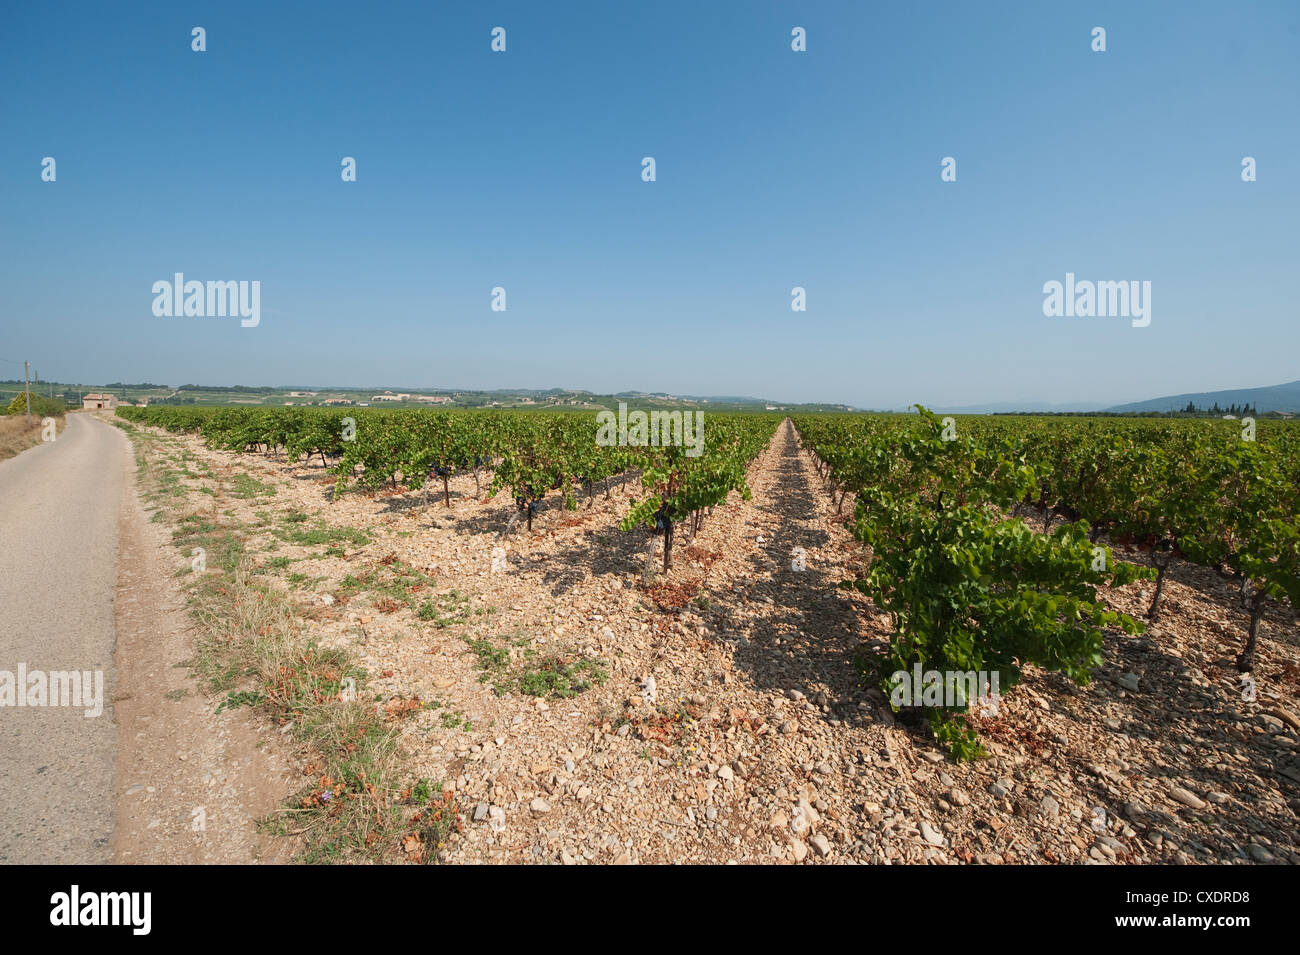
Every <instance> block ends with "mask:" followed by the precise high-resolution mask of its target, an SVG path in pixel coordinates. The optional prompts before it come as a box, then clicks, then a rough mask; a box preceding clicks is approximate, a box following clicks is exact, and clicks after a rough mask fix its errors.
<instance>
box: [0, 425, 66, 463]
mask: <svg viewBox="0 0 1300 955" xmlns="http://www.w3.org/2000/svg"><path fill="white" fill-rule="evenodd" d="M66 423H67V422H66V420H64V419H59V431H60V432H62V431H63V428H64V426H65V424H66ZM40 443H41V419H40V418H38V417H36V416H35V415H32V420H31V423H30V424H28V423H27V416H26V415H0V461H3V460H5V459H6V458H12V457H13V456H14V455H16V454H19V453H21V452H23V451H26V450H27V449H28V448H34V447H35V446H36V445H38V444H40Z"/></svg>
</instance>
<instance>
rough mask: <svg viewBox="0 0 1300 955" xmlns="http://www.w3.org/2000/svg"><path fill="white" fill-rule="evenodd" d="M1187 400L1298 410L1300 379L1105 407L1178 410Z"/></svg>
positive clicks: (1206, 404) (1222, 405) (1199, 405)
mask: <svg viewBox="0 0 1300 955" xmlns="http://www.w3.org/2000/svg"><path fill="white" fill-rule="evenodd" d="M1189 401H1190V402H1191V403H1192V404H1194V405H1195V406H1196V407H1197V408H1211V407H1213V406H1214V405H1215V404H1216V403H1217V404H1218V406H1219V407H1220V408H1227V407H1229V406H1231V405H1250V406H1251V407H1252V408H1254V409H1255V410H1256V411H1258V412H1259V413H1260V414H1264V413H1265V412H1268V411H1292V412H1300V381H1289V382H1287V383H1286V384H1284V385H1270V386H1268V387H1267V388H1232V389H1229V390H1227V391H1198V392H1192V393H1189V394H1185V395H1168V396H1166V397H1164V398H1151V399H1150V400H1148V401H1133V402H1130V403H1128V404H1126V405H1114V406H1112V407H1109V408H1106V409H1105V410H1106V411H1182V410H1183V409H1184V408H1186V407H1187V403H1188V402H1189Z"/></svg>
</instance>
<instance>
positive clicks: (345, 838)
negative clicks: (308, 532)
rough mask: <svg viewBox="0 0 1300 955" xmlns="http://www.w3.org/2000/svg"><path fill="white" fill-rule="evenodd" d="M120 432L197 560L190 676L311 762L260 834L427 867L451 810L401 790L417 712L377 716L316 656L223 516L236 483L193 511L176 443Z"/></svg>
mask: <svg viewBox="0 0 1300 955" xmlns="http://www.w3.org/2000/svg"><path fill="white" fill-rule="evenodd" d="M123 430H126V431H127V433H128V434H129V435H130V436H131V437H132V439H133V441H134V443H135V450H136V460H137V463H138V465H139V473H140V483H141V488H142V490H143V492H144V495H145V497H146V499H147V500H148V501H149V502H150V503H151V504H153V505H154V506H156V507H158V508H159V509H160V511H159V515H158V517H159V518H161V519H163V520H165V521H166V523H168V524H169V525H170V526H171V528H172V541H173V543H174V544H175V545H176V547H177V548H179V550H180V552H181V554H182V555H183V556H184V557H186V558H187V559H188V558H190V557H192V556H194V555H195V554H197V553H200V552H201V553H202V555H203V558H204V564H203V565H202V566H201V567H191V569H190V570H189V571H188V573H187V574H186V576H187V577H188V578H189V580H188V585H187V587H186V590H187V592H188V596H189V605H190V612H191V614H192V615H193V618H194V620H195V622H196V623H197V624H198V626H197V627H196V632H195V636H194V657H193V659H192V660H190V661H189V664H190V666H191V668H192V670H193V672H194V673H195V675H196V676H198V677H199V678H200V679H201V680H202V681H203V682H204V683H205V684H206V689H207V690H208V691H209V692H210V693H212V694H214V695H215V696H218V697H220V696H222V695H224V700H223V701H222V702H221V703H220V705H219V708H227V707H235V706H250V707H253V708H255V709H256V710H258V711H259V712H260V713H261V714H262V715H263V716H264V717H265V718H267V719H268V720H269V721H270V722H271V723H272V724H273V725H276V726H279V727H281V728H283V729H284V730H285V731H286V732H292V734H293V737H294V738H295V739H296V740H297V741H298V742H299V743H301V744H302V745H303V749H304V750H305V752H306V753H307V754H308V755H307V757H306V758H307V764H306V765H305V766H304V768H303V775H304V780H303V785H302V788H301V789H300V791H299V792H298V793H297V794H296V795H295V797H294V798H293V799H292V800H291V802H290V804H289V805H287V806H285V807H284V808H282V809H281V810H280V811H279V812H278V813H277V814H275V815H274V816H272V817H271V818H270V819H267V820H264V822H263V827H264V829H265V831H269V832H271V833H273V834H276V835H282V836H294V837H301V841H300V843H299V844H300V846H301V851H300V853H299V856H298V858H299V861H303V862H324V863H331V862H344V863H346V862H366V861H371V862H380V861H383V862H392V861H394V860H395V859H402V860H405V861H411V862H430V861H434V860H436V858H437V853H438V850H439V848H440V847H441V845H442V844H443V841H444V840H445V839H446V838H447V837H448V834H449V833H450V831H451V830H452V829H453V828H454V827H455V826H456V825H457V824H458V822H459V819H458V812H459V810H458V807H457V806H455V805H454V804H453V803H452V802H451V801H450V800H449V799H445V798H443V797H442V796H441V794H440V793H438V792H437V791H436V790H435V789H434V788H433V787H431V785H430V784H429V783H428V782H426V781H419V780H417V781H415V782H414V783H412V784H410V785H404V783H403V781H402V780H403V776H402V771H401V760H400V759H399V753H398V743H399V740H400V736H401V724H402V722H403V720H404V719H406V718H407V717H409V716H410V714H411V713H412V712H413V711H418V710H419V709H420V707H421V703H420V701H419V700H389V701H387V704H386V705H385V704H384V702H383V701H382V699H381V698H380V697H378V696H377V695H375V694H373V693H370V692H367V690H366V677H367V674H366V672H365V671H364V670H363V669H361V668H360V667H357V666H356V665H354V664H353V663H352V662H351V661H350V660H349V659H348V655H347V653H346V652H345V651H343V650H341V649H326V648H322V647H319V646H317V645H316V643H315V641H314V640H313V639H312V638H311V637H310V636H309V635H308V633H307V630H308V626H309V624H308V621H307V620H306V619H305V618H304V615H303V614H302V612H301V610H299V609H298V608H295V607H294V606H293V605H292V603H291V602H290V599H289V597H288V595H287V594H285V593H283V592H281V591H279V590H277V589H275V588H272V587H269V586H267V584H266V582H265V578H264V577H261V576H259V575H258V574H256V573H255V570H256V567H255V561H254V560H253V558H252V557H251V556H250V555H249V554H248V548H247V544H246V536H247V535H248V533H249V528H248V527H247V526H245V525H242V524H240V523H239V522H238V521H237V520H235V519H234V518H233V517H230V516H229V515H228V513H227V512H225V511H224V510H223V507H222V505H224V504H228V503H229V502H230V499H231V498H232V497H234V498H239V497H241V495H240V494H239V493H238V487H237V483H238V482H237V481H235V480H234V479H231V480H224V479H222V478H220V477H217V476H215V475H207V476H205V477H204V478H203V479H202V483H203V484H204V486H207V487H209V488H211V490H212V491H213V497H212V500H211V503H210V505H209V506H207V507H205V508H204V509H203V510H201V511H198V512H196V511H193V510H190V508H189V506H187V505H186V504H185V503H184V494H183V493H182V494H181V495H179V496H178V495H177V493H176V492H177V488H176V487H175V486H174V483H175V475H176V473H177V472H176V469H175V468H174V467H168V466H167V458H168V455H169V453H170V451H171V450H172V449H173V448H174V445H175V442H174V441H173V440H172V439H170V438H158V437H156V436H152V435H149V434H146V433H144V432H142V431H140V430H139V429H136V428H133V427H131V426H129V425H127V426H124V427H123ZM172 463H173V464H174V463H175V462H174V460H173V461H172ZM240 476H242V475H239V474H236V475H235V478H238V477H240ZM169 481H170V482H171V483H169ZM377 704H378V705H377ZM448 795H449V796H450V794H448Z"/></svg>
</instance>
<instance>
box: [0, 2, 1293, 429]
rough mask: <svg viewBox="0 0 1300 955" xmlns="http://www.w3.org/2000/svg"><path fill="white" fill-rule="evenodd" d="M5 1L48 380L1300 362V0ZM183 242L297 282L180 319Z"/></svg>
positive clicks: (1237, 372)
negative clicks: (201, 31)
mask: <svg viewBox="0 0 1300 955" xmlns="http://www.w3.org/2000/svg"><path fill="white" fill-rule="evenodd" d="M5 19H6V23H5V29H4V31H3V34H0V129H3V131H4V135H3V136H0V208H3V210H4V212H3V215H2V216H0V357H3V358H6V359H11V360H12V359H15V358H16V359H22V358H31V359H32V360H33V362H34V363H35V364H36V365H37V366H38V367H40V369H41V372H42V375H43V376H45V377H49V378H51V379H56V380H72V381H85V382H91V383H93V382H105V381H145V380H148V381H158V382H165V383H170V384H180V383H182V382H190V381H193V382H202V383H241V384H286V385H287V384H357V385H405V386H426V387H461V388H490V387H539V388H545V387H552V386H555V387H575V388H588V389H591V390H593V391H599V392H609V391H621V390H655V391H668V392H675V393H688V394H752V395H760V396H764V397H772V398H776V399H779V400H785V401H801V400H808V401H812V400H822V401H837V402H847V403H850V404H854V405H858V406H863V407H884V406H891V407H892V406H897V405H903V404H906V403H908V402H912V401H920V402H923V403H927V404H932V405H945V404H948V405H955V404H973V403H977V402H993V401H1019V400H1030V399H1032V400H1039V401H1056V402H1069V401H1096V402H1112V401H1113V402H1116V403H1118V402H1121V401H1127V400H1132V399H1138V398H1145V397H1153V396H1155V395H1160V394H1167V393H1176V392H1186V391H1201V390H1211V389H1217V388H1228V387H1241V386H1251V385H1267V384H1275V383H1278V382H1281V381H1289V380H1292V379H1295V378H1298V377H1300V360H1298V357H1300V314H1298V312H1300V308H1298V306H1297V299H1296V295H1295V291H1294V285H1295V276H1296V275H1297V273H1298V272H1300V263H1298V262H1297V252H1298V251H1300V240H1298V239H1297V235H1298V233H1297V225H1298V224H1300V122H1298V121H1297V117H1300V32H1298V27H1300V4H1296V3H1294V2H1285V3H1283V2H1279V3H1256V4H1250V3H1246V4H1228V3H1221V4H1197V3H1177V4H1175V3H1152V4H1131V3H1113V4H1110V3H1106V4H1086V5H1085V4H1064V3H1052V4H1042V3H979V4H974V3H940V4H926V5H919V6H918V5H910V4H893V5H888V6H886V5H875V4H862V3H848V2H845V3H834V4H832V3H807V2H800V3H752V2H751V3H739V2H735V3H731V2H723V3H716V4H712V3H711V4H691V3H682V4H676V3H655V4H612V3H563V2H557V3H553V4H545V5H542V4H537V3H498V4H492V3H484V4H478V3H474V4H471V3H463V4H456V5H444V4H428V3H412V4H389V3H372V4H351V3H349V4H335V3H330V2H317V3H312V4H293V5H288V4H284V5H281V4H262V3H239V2H223V3H220V4H188V3H168V4H161V3H160V4H139V5H137V4H111V5H102V4H101V5H93V6H92V5H89V4H86V5H72V4H69V5H64V6H59V7H51V6H50V5H30V4H28V5H20V6H16V7H14V8H13V9H12V10H10V11H7V13H6V16H5ZM194 26H202V27H204V28H205V29H206V31H207V51H206V52H204V53H195V52H193V51H192V50H191V49H190V40H191V36H190V31H191V29H192V28H193V27H194ZM495 26H502V27H504V28H505V29H506V31H507V51H506V52H505V53H503V54H499V53H493V52H492V51H491V49H490V42H491V36H490V31H491V30H492V28H493V27H495ZM795 26H802V27H804V28H806V30H807V37H808V40H807V44H808V50H807V52H804V53H795V52H793V51H792V50H791V49H790V31H791V29H792V28H793V27H795ZM1095 26H1102V27H1104V28H1105V29H1106V30H1107V47H1108V49H1107V51H1106V52H1105V53H1094V52H1093V51H1092V50H1091V48H1090V43H1091V37H1090V31H1091V30H1092V28H1093V27H1095ZM45 156H52V157H54V158H55V159H56V161H57V175H58V178H57V181H56V182H54V183H48V182H42V181H41V178H40V173H41V160H42V158H43V157H45ZM344 156H353V157H355V158H356V160H357V171H358V176H357V178H358V181H357V182H355V183H344V182H342V181H341V179H340V175H339V171H340V160H341V159H342V157H344ZM643 156H653V157H655V160H656V163H657V176H658V178H657V181H656V182H653V183H646V182H643V181H642V180H641V159H642V157H643ZM945 156H953V157H955V158H956V160H957V173H958V178H957V182H955V183H945V182H941V181H940V177H939V172H940V161H941V159H942V158H943V157H945ZM1243 156H1253V157H1255V159H1256V161H1257V163H1258V181H1256V182H1253V183H1243V182H1242V181H1241V177H1240V169H1241V160H1242V157H1243ZM178 271H180V272H183V273H185V275H186V278H187V279H199V280H232V279H233V280H238V279H245V280H254V279H255V280H258V281H260V282H261V285H262V292H261V301H262V318H261V324H260V325H259V326H258V327H256V328H242V327H240V323H239V321H238V319H229V318H225V319H222V318H193V317H191V318H157V317H155V316H154V315H153V312H152V309H151V305H152V302H153V294H152V292H151V288H152V285H153V283H154V282H155V281H159V280H170V278H171V276H172V274H173V273H174V272H178ZM1066 272H1074V273H1076V275H1077V276H1078V277H1079V278H1080V279H1094V280H1125V279H1135V280H1149V281H1151V283H1152V321H1151V324H1150V326H1149V327H1147V328H1133V327H1131V325H1130V323H1129V321H1128V320H1126V319H1123V318H1068V319H1067V318H1047V317H1044V315H1043V312H1042V302H1043V298H1044V296H1043V292H1042V287H1043V283H1044V282H1047V281H1050V280H1053V279H1055V280H1058V281H1061V280H1063V279H1064V277H1065V273H1066ZM495 286H502V287H504V288H505V289H506V292H507V302H508V310H507V311H506V312H504V313H501V312H493V311H491V310H490V308H489V303H490V297H491V290H492V288H493V287H495ZM794 286H803V287H804V288H806V289H807V296H808V310H807V311H806V312H803V313H796V312H792V311H791V308H790V300H791V294H790V293H791V288H792V287H794ZM14 367H15V366H13V365H3V366H0V377H10V375H9V374H8V373H7V372H6V369H9V370H12V369H13V368H14ZM18 371H19V372H21V368H19V369H18Z"/></svg>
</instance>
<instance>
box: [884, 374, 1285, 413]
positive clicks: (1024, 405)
mask: <svg viewBox="0 0 1300 955" xmlns="http://www.w3.org/2000/svg"><path fill="white" fill-rule="evenodd" d="M1189 401H1190V402H1191V403H1192V404H1194V405H1195V406H1196V407H1197V408H1198V409H1201V410H1206V409H1209V408H1213V407H1214V405H1215V403H1217V404H1218V405H1219V407H1220V408H1225V409H1226V408H1229V407H1231V406H1232V405H1238V406H1241V405H1250V406H1251V407H1253V408H1254V409H1255V410H1256V411H1258V412H1259V413H1260V414H1265V413H1267V412H1269V411H1291V412H1296V413H1300V381H1291V382H1287V383H1286V384H1284V385H1270V386H1269V387H1266V388H1233V389H1229V390H1227V391H1197V392H1189V393H1188V394H1185V395H1166V396H1165V397H1163V398H1149V399H1147V400H1146V401H1132V402H1129V403H1128V404H1123V405H1109V404H1106V403H1104V402H1100V401H1066V402H1055V403H1053V402H1049V401H1034V400H1026V401H992V402H987V403H984V404H974V405H935V406H933V407H930V410H931V411H934V412H936V413H941V414H1014V413H1015V412H1025V413H1028V414H1035V413H1038V414H1041V413H1052V412H1056V413H1061V412H1089V411H1113V412H1117V413H1125V412H1139V413H1140V412H1143V411H1182V410H1183V409H1184V408H1186V407H1187V403H1188V402H1189ZM895 410H897V411H904V410H906V409H904V408H897V409H895Z"/></svg>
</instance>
